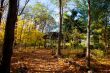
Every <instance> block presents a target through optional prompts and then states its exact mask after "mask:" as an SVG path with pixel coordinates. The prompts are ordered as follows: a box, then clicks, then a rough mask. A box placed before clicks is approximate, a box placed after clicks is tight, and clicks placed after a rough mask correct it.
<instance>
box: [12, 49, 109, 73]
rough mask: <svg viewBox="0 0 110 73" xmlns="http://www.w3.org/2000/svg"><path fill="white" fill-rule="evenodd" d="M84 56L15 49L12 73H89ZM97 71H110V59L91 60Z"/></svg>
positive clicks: (97, 72)
mask: <svg viewBox="0 0 110 73" xmlns="http://www.w3.org/2000/svg"><path fill="white" fill-rule="evenodd" d="M85 65H86V62H85V59H84V58H55V57H54V56H52V52H51V50H50V49H19V50H18V49H14V53H13V57H12V63H11V73H87V72H86V71H87V70H86V67H85ZM91 69H92V70H93V71H95V72H96V73H110V59H103V60H99V61H96V60H91Z"/></svg>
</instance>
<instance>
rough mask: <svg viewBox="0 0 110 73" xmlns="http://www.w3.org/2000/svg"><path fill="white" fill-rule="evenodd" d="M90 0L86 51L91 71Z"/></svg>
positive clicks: (88, 66)
mask: <svg viewBox="0 0 110 73" xmlns="http://www.w3.org/2000/svg"><path fill="white" fill-rule="evenodd" d="M90 16H91V15H90V0H88V25H87V49H86V59H87V68H88V69H90V25H91V17H90Z"/></svg>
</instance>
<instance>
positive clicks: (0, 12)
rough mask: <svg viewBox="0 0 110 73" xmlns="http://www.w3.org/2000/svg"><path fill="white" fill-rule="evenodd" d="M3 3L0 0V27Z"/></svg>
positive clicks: (2, 0)
mask: <svg viewBox="0 0 110 73" xmlns="http://www.w3.org/2000/svg"><path fill="white" fill-rule="evenodd" d="M3 3H4V0H1V6H0V25H1V19H2V15H3Z"/></svg>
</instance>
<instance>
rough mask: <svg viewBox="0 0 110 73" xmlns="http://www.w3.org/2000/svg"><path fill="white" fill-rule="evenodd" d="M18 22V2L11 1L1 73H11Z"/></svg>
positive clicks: (15, 0)
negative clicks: (15, 28)
mask: <svg viewBox="0 0 110 73" xmlns="http://www.w3.org/2000/svg"><path fill="white" fill-rule="evenodd" d="M16 20H17V0H9V11H8V16H7V21H6V26H5V35H4V44H3V57H2V62H1V71H0V72H1V73H10V64H11V56H12V53H13V49H12V47H13V41H14V27H15V23H16Z"/></svg>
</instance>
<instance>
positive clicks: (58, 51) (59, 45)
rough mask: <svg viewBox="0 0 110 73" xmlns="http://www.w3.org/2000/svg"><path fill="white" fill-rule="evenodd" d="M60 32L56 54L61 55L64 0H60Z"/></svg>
mask: <svg viewBox="0 0 110 73" xmlns="http://www.w3.org/2000/svg"><path fill="white" fill-rule="evenodd" d="M59 15H60V16H59V34H58V48H57V51H56V55H57V56H58V55H61V50H60V48H61V30H62V1H61V0H59Z"/></svg>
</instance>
